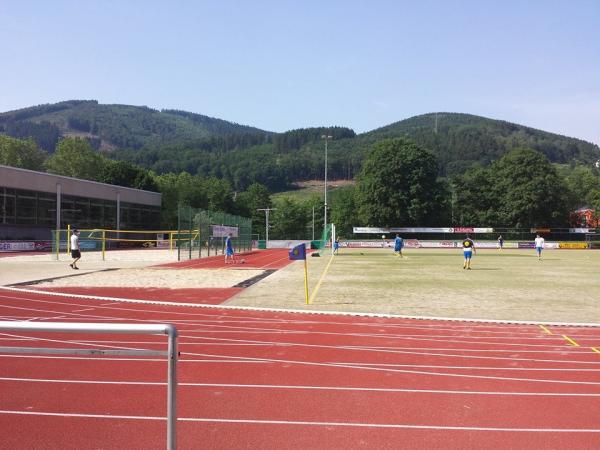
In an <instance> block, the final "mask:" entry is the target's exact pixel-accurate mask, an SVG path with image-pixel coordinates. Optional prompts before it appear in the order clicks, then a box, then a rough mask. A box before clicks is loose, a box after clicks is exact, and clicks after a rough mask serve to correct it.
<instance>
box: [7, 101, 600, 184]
mask: <svg viewBox="0 0 600 450" xmlns="http://www.w3.org/2000/svg"><path fill="white" fill-rule="evenodd" d="M0 133H3V134H7V135H9V136H12V137H16V138H28V137H33V139H34V140H35V141H36V142H37V143H38V145H39V146H40V147H41V148H43V149H44V150H46V151H48V152H50V153H51V152H53V151H54V148H55V146H56V143H57V142H58V140H59V139H60V138H61V137H67V136H80V137H85V138H87V139H88V140H89V141H90V143H91V144H92V146H93V147H94V148H96V149H100V150H102V151H104V152H105V154H106V155H107V156H109V157H111V158H113V159H119V160H124V161H128V162H132V163H134V164H137V165H139V166H141V167H143V168H146V169H151V170H153V171H155V172H156V173H158V174H163V173H168V172H174V173H179V172H183V171H185V172H188V173H190V174H192V175H195V174H198V175H200V176H205V177H216V178H222V179H225V180H227V181H229V182H230V183H231V185H232V186H233V188H234V189H236V190H238V191H243V190H245V189H246V188H247V187H248V186H249V185H250V184H252V183H253V182H259V183H262V184H264V185H266V186H267V187H268V188H269V189H270V190H271V191H278V190H285V189H286V188H287V187H288V186H289V184H290V182H292V181H304V180H313V179H322V178H323V172H324V170H323V169H324V141H323V139H322V138H321V137H322V135H327V136H332V139H331V140H329V141H328V148H329V153H328V155H329V159H328V170H329V172H328V176H329V177H330V179H354V178H355V177H356V175H357V174H358V173H359V171H360V170H361V167H362V162H363V160H364V158H365V156H366V155H367V154H368V152H369V151H370V150H371V148H372V146H373V144H374V143H375V142H377V141H380V140H382V139H386V138H394V137H408V138H410V139H412V140H413V141H415V142H416V143H417V144H418V145H420V146H421V147H423V148H425V149H428V150H429V151H431V152H432V153H434V154H435V155H436V156H437V160H438V164H439V174H440V175H442V176H452V175H455V174H461V173H464V171H465V170H466V169H467V168H469V167H470V166H472V165H473V164H474V163H479V164H481V165H483V166H487V165H488V164H489V163H491V162H492V161H495V160H497V159H499V158H500V157H501V156H502V155H504V154H506V153H508V152H509V151H510V150H513V149H515V148H520V147H524V148H532V149H534V150H538V151H540V152H542V153H544V154H545V155H546V156H547V157H548V159H549V160H550V161H551V162H553V163H571V162H580V163H583V164H590V163H594V162H596V161H597V160H599V159H600V149H599V148H598V146H597V145H594V144H591V143H589V142H585V141H583V140H580V139H575V138H570V137H566V136H561V135H557V134H553V133H548V132H545V131H541V130H536V129H533V128H529V127H525V126H522V125H517V124H514V123H509V122H505V121H501V120H492V119H488V118H485V117H480V116H474V115H469V114H459V113H432V114H424V115H420V116H415V117H411V118H409V119H406V120H402V121H400V122H396V123H393V124H390V125H387V126H384V127H382V128H378V129H375V130H373V131H369V132H367V133H362V134H359V135H356V134H355V133H354V131H353V130H351V129H349V128H345V127H318V128H300V129H295V130H290V131H287V132H284V133H272V132H268V131H264V130H260V129H257V128H253V127H250V126H244V125H238V124H235V123H231V122H227V121H225V120H221V119H214V118H211V117H207V116H203V115H200V114H195V113H190V112H185V111H177V110H162V111H158V110H154V109H151V108H147V107H139V106H128V105H101V104H98V102H97V101H94V100H72V101H66V102H61V103H56V104H51V105H41V106H35V107H31V108H26V109H21V110H17V111H11V112H6V113H0Z"/></svg>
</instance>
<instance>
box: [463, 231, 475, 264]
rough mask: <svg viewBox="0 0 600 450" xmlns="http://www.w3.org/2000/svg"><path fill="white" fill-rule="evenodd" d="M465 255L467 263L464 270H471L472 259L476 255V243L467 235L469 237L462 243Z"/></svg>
mask: <svg viewBox="0 0 600 450" xmlns="http://www.w3.org/2000/svg"><path fill="white" fill-rule="evenodd" d="M462 249H463V255H464V256H465V262H464V263H463V269H468V270H471V257H472V256H473V253H475V242H473V240H472V239H471V238H470V236H469V235H468V234H467V237H466V238H465V239H464V240H463V241H462Z"/></svg>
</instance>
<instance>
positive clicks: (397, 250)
mask: <svg viewBox="0 0 600 450" xmlns="http://www.w3.org/2000/svg"><path fill="white" fill-rule="evenodd" d="M394 251H395V252H401V251H402V247H394Z"/></svg>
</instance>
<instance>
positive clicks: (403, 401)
mask: <svg viewBox="0 0 600 450" xmlns="http://www.w3.org/2000/svg"><path fill="white" fill-rule="evenodd" d="M32 318H33V320H36V321H43V320H53V321H55V320H59V321H67V322H71V321H74V322H80V321H93V322H104V321H106V322H131V323H154V322H169V323H173V324H175V325H176V326H177V328H178V329H179V331H180V335H181V336H180V345H179V349H180V351H181V353H182V355H181V361H180V363H179V381H180V384H179V387H178V402H179V403H178V414H179V423H178V440H179V444H180V448H261V449H271V448H273V449H275V448H277V449H280V448H299V447H303V448H323V449H325V448H327V449H330V448H444V449H447V448H461V449H464V448H473V449H481V448H517V449H518V448H523V449H525V448H527V449H532V448H544V447H545V448H600V425H599V422H598V417H600V354H599V353H597V352H596V351H594V349H596V350H597V349H598V347H599V346H600V330H598V329H595V328H575V327H550V326H546V327H545V329H544V328H542V327H539V326H534V325H501V324H489V323H488V324H486V323H467V322H448V321H446V322H443V321H433V320H431V321H426V320H408V319H398V318H388V319H386V318H366V317H355V316H343V315H335V314H331V315H311V314H302V313H293V314H292V313H281V312H267V311H241V310H235V309H226V308H192V307H185V306H181V307H174V306H161V305H148V304H131V303H118V302H110V301H106V300H94V299H79V298H76V297H59V296H49V295H47V294H43V293H25V292H18V291H11V290H5V289H0V319H1V320H23V319H32ZM549 333H552V334H549ZM565 336H566V337H568V338H569V339H570V340H571V342H569V341H568V340H566V339H565ZM27 337H30V336H27ZM0 338H1V339H2V344H0V345H2V346H17V345H19V346H25V345H34V346H41V345H46V346H58V347H69V348H78V347H89V346H92V347H94V348H99V347H102V348H129V349H164V339H162V338H158V337H143V336H139V337H138V336H116V335H115V336H112V335H110V336H109V335H71V334H64V335H63V334H53V335H52V334H38V335H36V336H35V338H36V339H37V340H36V341H34V343H33V344H32V343H31V342H28V341H24V340H23V339H24V338H25V336H24V335H22V334H15V333H11V334H4V335H0ZM47 340H51V341H47ZM572 342H575V343H576V344H577V345H578V346H574V345H573V344H572ZM165 382H166V363H165V362H164V361H161V360H160V358H139V357H138V358H123V357H121V358H119V357H106V358H101V357H92V358H88V357H80V356H66V355H65V356H63V355H56V356H45V357H42V356H39V355H8V354H1V352H0V392H1V393H2V395H1V398H2V400H1V403H0V442H2V444H0V447H3V448H131V449H136V448H140V449H141V448H144V449H147V448H164V442H165V430H166V424H165V410H166V405H165V397H166V387H165ZM66 430H68V432H66Z"/></svg>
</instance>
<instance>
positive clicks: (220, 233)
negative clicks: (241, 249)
mask: <svg viewBox="0 0 600 450" xmlns="http://www.w3.org/2000/svg"><path fill="white" fill-rule="evenodd" d="M229 234H231V236H232V237H238V227H228V226H225V225H212V237H217V238H219V237H227V236H229Z"/></svg>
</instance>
